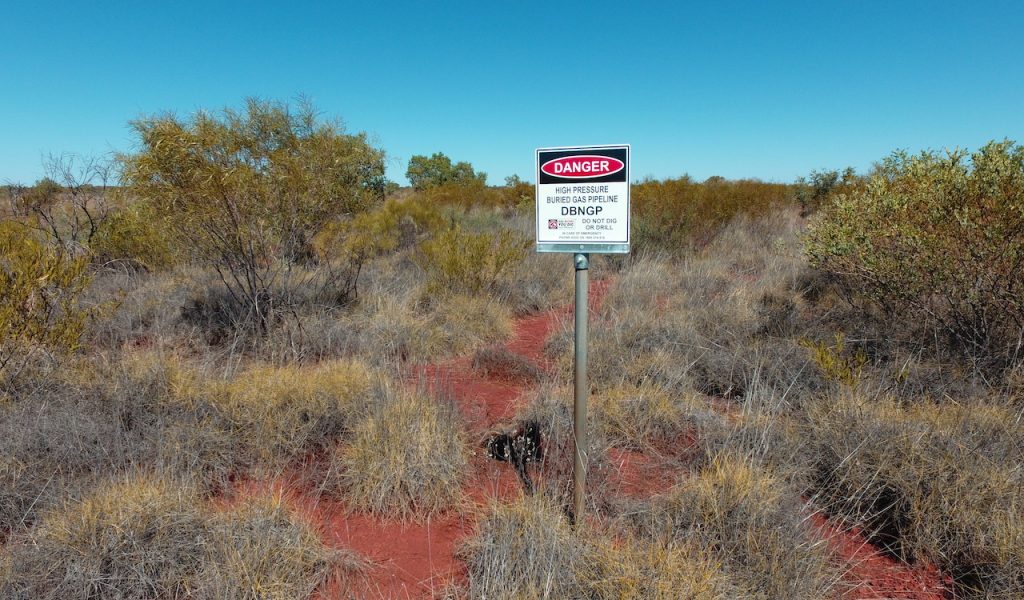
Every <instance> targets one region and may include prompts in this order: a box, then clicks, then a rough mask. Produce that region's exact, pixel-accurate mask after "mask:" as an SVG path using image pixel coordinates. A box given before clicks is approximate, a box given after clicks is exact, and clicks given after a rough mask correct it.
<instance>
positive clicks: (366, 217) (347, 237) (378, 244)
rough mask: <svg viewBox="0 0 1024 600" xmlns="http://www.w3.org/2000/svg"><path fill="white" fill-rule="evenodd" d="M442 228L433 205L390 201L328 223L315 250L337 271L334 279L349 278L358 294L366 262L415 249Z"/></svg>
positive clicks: (318, 237)
mask: <svg viewBox="0 0 1024 600" xmlns="http://www.w3.org/2000/svg"><path fill="white" fill-rule="evenodd" d="M441 225H442V218H441V215H440V213H439V212H438V211H437V210H436V209H435V208H434V207H433V206H432V205H430V204H426V203H422V202H416V201H413V200H397V199H390V200H388V201H387V202H385V203H384V204H383V205H382V206H380V207H378V208H376V209H374V210H371V211H368V212H363V213H359V214H357V215H355V216H354V217H353V218H351V219H348V220H344V221H334V222H331V223H329V224H328V225H327V226H326V227H324V229H323V230H322V231H321V232H320V234H319V235H317V236H316V237H315V238H314V240H313V247H314V250H315V251H316V255H317V257H318V258H319V259H320V263H321V266H322V267H325V268H327V269H330V270H332V271H333V272H335V273H336V274H335V275H334V277H333V278H348V279H350V280H351V284H350V285H351V290H352V293H353V295H358V283H359V281H358V280H359V274H360V272H361V270H362V268H363V265H364V264H365V263H366V261H368V260H370V259H372V258H376V257H378V256H381V255H383V254H387V253H389V252H393V251H395V250H398V249H401V248H407V247H409V246H412V245H413V244H415V243H416V242H417V241H419V240H420V238H422V237H424V236H425V235H429V234H431V233H433V232H435V231H437V230H438V229H440V227H441ZM345 287H347V286H343V288H345Z"/></svg>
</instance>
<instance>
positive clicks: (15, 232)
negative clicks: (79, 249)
mask: <svg viewBox="0 0 1024 600" xmlns="http://www.w3.org/2000/svg"><path fill="white" fill-rule="evenodd" d="M86 267H87V261H86V260H85V259H84V258H82V257H78V258H75V257H72V256H69V255H68V254H67V253H65V252H63V251H60V250H58V249H56V248H54V247H51V246H48V245H46V244H44V243H42V242H40V241H39V240H38V239H36V238H35V237H34V236H33V235H32V234H31V232H30V230H27V229H25V228H24V227H23V226H22V225H20V224H18V223H14V222H11V221H6V222H0V382H3V381H4V378H6V377H7V376H9V375H11V374H13V373H15V372H17V371H18V370H20V369H21V368H22V367H24V366H25V364H27V362H28V358H29V356H30V355H31V354H32V353H33V352H36V351H44V352H56V353H62V352H69V351H71V350H74V349H75V348H76V347H77V346H78V342H79V339H80V338H81V336H82V332H83V331H84V328H85V323H86V319H87V318H88V316H89V311H87V310H85V309H83V308H81V307H80V306H79V305H78V299H79V296H80V295H81V293H82V291H83V290H84V289H85V287H86V286H87V285H88V284H89V280H90V276H89V274H88V272H87V271H86Z"/></svg>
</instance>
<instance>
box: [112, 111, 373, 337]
mask: <svg viewBox="0 0 1024 600" xmlns="http://www.w3.org/2000/svg"><path fill="white" fill-rule="evenodd" d="M132 128H133V129H134V130H135V133H136V135H137V136H138V141H139V151H138V152H137V153H135V154H130V155H124V156H122V157H121V161H122V164H123V167H124V181H125V183H126V184H127V186H128V187H129V188H130V191H131V192H132V193H134V194H135V195H137V196H138V197H140V198H142V199H144V200H147V201H149V202H152V204H153V206H154V208H155V209H156V210H157V212H158V213H159V214H161V215H162V216H163V217H164V219H165V227H166V228H167V229H168V230H170V231H171V232H172V233H173V235H174V237H175V238H176V239H178V240H180V241H181V242H182V243H184V244H186V245H187V246H188V247H189V248H190V249H191V251H192V253H193V254H194V258H195V259H196V260H197V261H199V262H201V263H205V264H207V265H209V266H211V267H213V268H214V269H215V270H216V271H217V273H218V274H219V275H220V277H221V279H222V280H223V282H224V285H225V286H226V287H227V289H228V291H229V293H230V296H231V299H232V302H233V303H234V304H235V305H236V306H238V307H240V308H243V309H244V310H245V311H246V313H247V314H248V315H250V316H251V317H253V318H255V319H256V321H257V322H258V323H260V324H261V325H266V323H267V320H268V318H269V317H270V316H271V314H272V313H273V307H274V304H275V302H277V301H279V300H281V298H280V297H275V296H274V295H273V294H272V293H271V291H272V290H273V289H275V286H280V288H282V289H283V290H284V291H285V294H284V295H285V297H287V293H288V292H289V291H290V290H291V289H292V288H294V287H295V286H296V285H298V284H299V283H301V282H300V281H298V280H297V277H298V274H297V272H295V271H294V270H293V269H292V267H293V266H294V265H296V264H298V263H299V262H301V261H302V260H304V259H306V258H308V257H309V255H310V250H309V242H310V240H311V239H312V237H313V236H314V235H316V233H317V232H319V231H320V230H321V229H322V228H323V227H324V226H325V225H326V224H327V223H328V222H330V221H331V220H333V219H335V218H338V217H339V216H342V215H349V214H355V213H359V212H361V211H363V210H366V209H367V208H368V207H370V206H372V205H375V204H376V203H378V202H379V201H380V200H381V199H382V197H383V193H384V188H385V178H384V152H383V151H382V150H379V149H377V148H375V147H373V146H372V145H370V143H369V142H368V141H367V139H366V135H365V134H357V135H349V134H346V133H344V131H343V129H342V127H341V125H340V124H338V123H334V122H327V123H325V122H321V121H320V120H319V119H318V118H317V114H316V112H315V111H314V109H313V108H312V107H311V106H309V105H307V104H303V105H301V106H300V107H299V108H298V110H295V111H293V110H291V109H290V108H289V107H288V106H287V105H285V104H280V103H273V102H265V101H259V100H255V99H251V100H249V101H248V103H247V105H246V109H245V110H244V111H241V112H239V111H234V110H230V109H227V110H224V111H223V112H222V113H221V114H219V115H215V114H211V113H208V112H198V113H196V114H195V115H193V116H192V118H191V119H190V120H188V121H182V120H180V119H178V118H177V117H175V116H173V115H163V116H157V117H148V118H143V119H140V120H138V121H135V122H133V123H132ZM279 296H280V295H279Z"/></svg>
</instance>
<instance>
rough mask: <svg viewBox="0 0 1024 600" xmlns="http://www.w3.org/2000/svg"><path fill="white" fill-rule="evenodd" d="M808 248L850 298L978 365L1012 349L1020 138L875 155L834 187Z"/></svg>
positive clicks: (1022, 265) (1021, 242) (1022, 210)
mask: <svg viewBox="0 0 1024 600" xmlns="http://www.w3.org/2000/svg"><path fill="white" fill-rule="evenodd" d="M807 252H808V254H809V255H810V258H811V262H812V264H813V265H814V266H816V267H818V268H820V269H823V270H824V271H826V272H828V273H830V274H832V275H833V276H834V277H835V278H836V280H837V281H838V282H839V283H840V284H841V289H842V290H844V291H845V292H846V295H847V297H848V298H849V299H850V300H851V301H852V302H854V303H856V304H858V305H860V306H863V307H864V308H869V307H870V308H875V309H878V310H880V311H881V313H882V314H883V315H884V317H885V318H888V319H895V320H900V321H905V322H911V323H916V324H921V325H924V326H926V328H927V329H928V330H929V331H928V332H929V333H934V332H939V333H941V334H942V335H941V337H942V338H943V339H946V340H948V341H949V342H950V343H951V344H952V346H953V347H954V348H956V349H957V350H960V351H962V352H964V353H966V354H967V355H969V356H972V357H975V358H980V359H983V360H984V361H985V362H986V363H988V364H995V365H1003V366H1005V365H1006V364H1007V363H1010V362H1016V361H1019V360H1020V359H1021V358H1022V356H1021V355H1022V352H1021V350H1022V347H1021V336H1022V335H1024V301H1022V299H1021V298H1022V293H1024V147H1022V146H1019V145H1015V144H1014V143H1013V142H1011V141H1008V140H1007V141H1003V142H990V143H989V144H987V145H986V146H985V147H983V148H982V149H981V150H979V151H977V152H975V153H973V154H970V155H968V153H967V152H964V151H961V150H956V151H953V152H948V153H945V154H941V153H938V152H922V153H921V154H919V155H916V156H911V155H909V154H907V153H906V152H896V153H894V154H892V155H891V156H890V157H889V158H887V159H885V160H884V161H882V162H881V163H880V164H879V165H878V167H877V168H876V170H875V172H874V173H873V174H872V175H871V177H870V178H869V181H868V182H867V183H866V185H865V186H864V187H863V188H855V189H853V190H852V191H851V192H849V193H846V194H840V195H838V196H836V197H835V200H834V202H833V204H832V205H831V206H829V207H828V208H827V210H826V212H825V213H824V214H823V215H822V217H821V218H820V219H819V220H818V221H817V222H816V223H814V224H813V225H812V227H811V228H810V232H809V236H808V239H807Z"/></svg>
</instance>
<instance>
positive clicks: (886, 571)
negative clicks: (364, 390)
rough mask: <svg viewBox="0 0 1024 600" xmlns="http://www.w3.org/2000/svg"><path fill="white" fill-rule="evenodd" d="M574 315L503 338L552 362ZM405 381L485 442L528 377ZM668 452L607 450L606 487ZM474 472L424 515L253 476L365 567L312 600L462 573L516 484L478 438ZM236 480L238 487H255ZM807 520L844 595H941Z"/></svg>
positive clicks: (932, 585)
mask: <svg viewBox="0 0 1024 600" xmlns="http://www.w3.org/2000/svg"><path fill="white" fill-rule="evenodd" d="M607 283H608V282H607V281H592V282H591V289H590V309H591V311H594V310H595V307H596V306H598V305H599V303H600V302H601V300H602V299H603V297H604V294H605V292H606V291H607V287H608V286H607ZM571 317H572V310H571V308H568V309H566V308H563V309H556V310H552V311H548V312H545V313H542V314H539V315H535V316H530V317H525V318H522V319H519V320H518V321H517V322H516V324H515V329H514V336H513V339H512V340H511V341H509V342H508V343H507V344H506V347H507V348H508V349H509V350H511V351H512V352H515V353H517V354H520V355H522V356H523V357H525V358H527V359H529V360H531V361H533V362H534V363H535V364H537V365H538V366H540V367H542V368H545V369H550V368H551V364H550V362H549V361H548V360H547V359H546V358H545V356H544V344H545V342H546V341H547V338H548V336H549V335H550V334H551V333H552V332H553V331H554V330H555V328H556V327H558V326H560V322H561V321H562V320H563V319H570V318H571ZM409 383H410V385H415V384H417V383H419V384H421V385H422V384H425V385H426V386H427V387H428V389H429V388H434V389H435V390H437V391H440V392H442V393H443V394H444V395H445V396H447V397H449V398H452V399H453V400H454V401H455V403H456V406H458V408H459V410H460V412H461V413H462V415H463V416H464V418H465V419H466V422H467V423H468V425H469V427H470V432H471V439H473V440H474V441H480V442H482V441H483V436H484V435H485V434H486V432H487V431H489V430H491V429H492V428H494V427H496V426H497V425H499V424H501V423H503V422H508V421H510V420H511V419H512V418H513V417H514V416H515V413H516V411H517V410H518V409H519V407H520V406H521V405H522V403H523V402H524V401H525V400H524V398H523V396H524V392H526V391H527V390H526V385H525V384H524V383H523V382H519V381H509V380H501V379H498V378H487V377H484V376H482V375H480V374H479V373H477V372H475V371H474V370H473V368H472V365H471V359H469V358H467V357H462V358H457V359H454V360H449V361H446V362H442V363H435V364H427V365H420V366H418V367H416V368H414V369H412V371H411V374H410V378H409ZM677 442H678V443H677V444H675V446H676V447H677V448H676V449H677V450H678V449H679V448H691V447H692V446H693V443H694V439H692V436H688V437H687V439H685V440H678V441H677ZM672 454H674V456H669V455H667V454H666V455H662V454H658V453H656V452H650V453H644V452H636V451H630V450H622V449H612V450H611V451H610V453H609V460H610V461H611V463H612V466H613V468H612V469H611V471H612V477H613V481H611V482H609V483H610V484H611V485H612V489H616V490H618V492H619V493H621V494H623V495H625V496H628V497H631V498H648V497H651V496H652V495H654V494H658V493H662V492H664V491H667V490H668V489H669V488H670V487H671V486H672V484H673V483H674V481H675V480H676V478H677V477H678V475H679V473H680V470H681V464H680V461H679V458H680V456H679V454H678V452H673V453H672ZM471 466H472V474H471V475H470V478H469V481H468V483H467V484H466V487H465V489H464V492H465V494H466V498H467V502H465V503H464V504H465V506H466V508H464V509H462V510H461V511H458V512H455V511H453V512H452V513H449V514H446V515H442V516H440V517H434V518H432V519H429V520H426V521H425V522H401V521H396V520H392V519H383V518H379V517H375V516H372V515H366V514H361V513H357V512H350V511H348V510H347V509H346V507H345V506H344V505H343V504H342V503H339V502H336V501H332V500H329V499H325V498H323V497H322V496H320V495H319V494H317V493H315V490H310V491H304V490H303V488H302V486H301V485H299V484H294V483H281V482H276V483H271V484H261V485H260V487H264V488H272V489H275V490H276V491H280V492H281V493H283V494H285V496H286V498H288V499H289V500H290V502H291V503H292V505H293V506H294V507H295V508H296V509H297V510H298V511H299V513H300V514H301V515H304V516H305V517H306V518H308V519H309V520H310V522H311V523H313V524H314V525H316V526H317V527H318V528H319V529H320V530H321V531H322V532H323V533H322V535H323V538H324V542H325V543H326V544H328V545H329V546H331V547H335V548H345V549H349V550H352V551H354V552H356V553H358V554H359V555H360V556H362V557H364V558H365V559H367V560H368V561H369V562H370V566H369V568H368V569H367V571H366V572H365V573H364V574H363V575H364V576H363V577H360V578H358V579H357V581H359V582H362V583H358V584H357V585H356V587H361V588H362V589H353V584H352V581H351V580H350V581H348V582H346V583H345V584H344V585H342V584H339V583H338V582H331V583H329V584H327V585H325V586H324V587H323V588H322V589H321V590H319V591H318V592H317V593H316V594H315V598H316V599H318V600H319V599H323V600H327V599H334V598H361V597H368V598H395V599H415V598H432V597H435V596H437V595H438V593H439V592H440V591H442V590H443V589H444V588H445V586H446V585H449V584H451V583H457V582H459V581H462V580H463V578H464V577H465V565H464V564H463V563H462V562H461V561H460V560H459V558H458V548H459V546H460V544H461V543H462V542H463V541H464V540H465V539H467V537H468V536H470V535H472V534H473V531H474V525H475V520H476V515H477V514H479V512H480V511H481V510H482V509H483V508H485V507H486V506H487V504H489V503H490V502H494V501H499V502H507V501H510V500H513V499H515V498H517V497H519V496H520V495H521V494H522V493H523V491H522V486H521V485H520V483H519V480H518V478H517V476H516V475H515V473H514V471H513V470H512V468H511V466H510V465H507V464H504V463H499V462H495V461H493V460H491V459H489V458H487V457H486V455H485V454H484V453H483V450H482V447H479V446H478V447H477V449H476V454H475V456H474V457H473V458H472V460H471ZM250 485H251V484H241V486H240V488H241V491H242V493H243V494H244V493H247V492H251V491H255V490H252V489H250ZM812 519H813V520H814V523H815V524H816V525H817V526H818V528H819V529H820V530H821V531H822V532H823V534H824V535H825V537H826V538H827V539H828V540H829V543H830V544H831V545H832V547H833V548H834V549H835V551H836V553H837V555H838V556H839V557H840V559H841V560H843V561H846V562H848V563H849V565H850V566H849V571H848V573H847V575H846V580H847V581H848V582H849V585H850V588H851V591H850V594H849V595H848V596H846V597H847V598H851V599H856V600H866V599H876V600H878V599H882V598H892V599H897V598H898V599H903V600H938V599H940V598H945V597H947V594H946V591H945V590H946V588H945V586H944V585H943V582H942V579H941V576H940V574H939V573H938V572H937V571H936V570H935V569H934V568H914V567H911V566H908V565H906V564H903V563H901V562H898V561H895V560H893V559H892V558H890V557H888V556H885V555H883V554H881V553H880V552H879V551H877V550H876V549H875V548H874V547H872V546H871V545H870V544H869V543H868V542H866V541H864V539H863V537H862V536H860V534H859V533H858V532H856V531H848V530H844V529H842V528H840V527H838V526H837V525H835V524H833V523H832V522H830V521H829V520H828V519H827V518H826V517H824V516H823V515H821V514H818V513H816V514H815V515H813V516H812Z"/></svg>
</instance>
